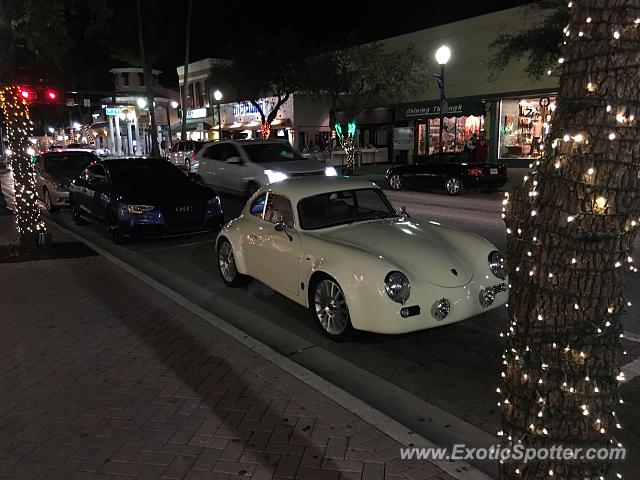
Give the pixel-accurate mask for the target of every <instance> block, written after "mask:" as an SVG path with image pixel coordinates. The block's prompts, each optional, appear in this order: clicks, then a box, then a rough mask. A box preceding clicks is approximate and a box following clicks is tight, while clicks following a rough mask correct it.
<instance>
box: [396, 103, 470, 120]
mask: <svg viewBox="0 0 640 480" xmlns="http://www.w3.org/2000/svg"><path fill="white" fill-rule="evenodd" d="M445 107H448V108H446V110H447V113H445V115H461V114H462V104H461V103H453V104H451V105H448V106H447V104H446V103H445ZM404 115H405V116H406V117H428V116H433V115H440V105H439V104H438V105H423V106H418V107H408V108H407V110H406V111H405V114H404Z"/></svg>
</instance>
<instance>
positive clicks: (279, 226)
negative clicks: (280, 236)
mask: <svg viewBox="0 0 640 480" xmlns="http://www.w3.org/2000/svg"><path fill="white" fill-rule="evenodd" d="M273 228H275V229H276V232H284V234H285V235H286V236H287V238H289V241H290V242H293V237H292V236H291V234H289V232H287V224H286V223H282V222H280V223H276V224H275V226H274V227H273Z"/></svg>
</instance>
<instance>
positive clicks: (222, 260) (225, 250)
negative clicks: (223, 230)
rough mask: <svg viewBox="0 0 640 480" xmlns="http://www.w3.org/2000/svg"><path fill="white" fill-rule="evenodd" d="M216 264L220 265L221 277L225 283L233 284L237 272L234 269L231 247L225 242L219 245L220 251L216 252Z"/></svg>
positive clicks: (234, 262)
mask: <svg viewBox="0 0 640 480" xmlns="http://www.w3.org/2000/svg"><path fill="white" fill-rule="evenodd" d="M218 263H219V264H220V272H221V273H222V277H223V278H224V279H225V280H226V281H227V282H233V280H234V278H236V274H237V273H238V270H237V269H236V259H235V258H234V256H233V251H232V250H231V245H229V244H228V243H227V242H225V243H223V244H222V245H220V250H219V251H218Z"/></svg>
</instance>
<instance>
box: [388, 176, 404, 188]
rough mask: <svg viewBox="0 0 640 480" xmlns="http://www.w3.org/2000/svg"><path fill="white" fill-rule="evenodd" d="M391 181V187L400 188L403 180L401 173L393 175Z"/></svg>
mask: <svg viewBox="0 0 640 480" xmlns="http://www.w3.org/2000/svg"><path fill="white" fill-rule="evenodd" d="M389 183H390V184H391V188H393V189H394V190H400V185H401V183H402V181H401V180H400V176H399V175H394V176H393V177H391V179H390V181H389Z"/></svg>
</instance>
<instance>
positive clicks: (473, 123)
mask: <svg viewBox="0 0 640 480" xmlns="http://www.w3.org/2000/svg"><path fill="white" fill-rule="evenodd" d="M483 125H484V117H483V116H475V115H468V116H464V117H445V119H444V130H443V132H442V144H443V146H444V148H443V151H445V152H462V151H463V150H464V146H465V144H466V142H467V140H469V139H470V138H471V137H472V136H473V134H474V133H475V134H477V135H479V134H480V130H482V127H483ZM439 150H440V119H439V118H432V119H429V155H431V154H433V153H437V152H438V151H439Z"/></svg>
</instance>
